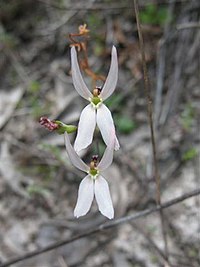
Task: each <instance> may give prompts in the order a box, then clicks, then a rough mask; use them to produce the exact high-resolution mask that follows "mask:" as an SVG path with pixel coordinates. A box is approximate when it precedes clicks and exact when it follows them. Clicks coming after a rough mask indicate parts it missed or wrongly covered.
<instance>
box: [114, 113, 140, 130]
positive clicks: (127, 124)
mask: <svg viewBox="0 0 200 267" xmlns="http://www.w3.org/2000/svg"><path fill="white" fill-rule="evenodd" d="M115 124H116V127H117V129H118V130H119V132H121V133H124V134H129V133H131V132H132V131H133V130H134V129H135V128H136V125H135V122H134V121H133V120H132V119H130V118H129V117H128V116H123V115H122V116H121V115H117V116H115Z"/></svg>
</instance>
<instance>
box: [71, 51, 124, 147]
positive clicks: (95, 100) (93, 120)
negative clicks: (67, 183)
mask: <svg viewBox="0 0 200 267" xmlns="http://www.w3.org/2000/svg"><path fill="white" fill-rule="evenodd" d="M71 64H72V80H73V84H74V87H75V89H76V91H77V92H78V93H79V95H80V96H82V97H83V98H85V99H87V100H88V101H89V102H90V104H89V105H87V106H86V107H85V108H84V109H83V111H82V113H81V116H80V120H79V124H78V133H77V137H76V140H75V143H74V149H75V150H76V151H77V152H79V151H80V150H82V149H84V148H86V147H88V146H89V145H90V144H91V143H92V139H93V134H94V130H95V127H96V124H97V126H98V127H99V130H100V132H101V134H102V137H103V140H104V142H105V144H106V145H108V144H109V140H110V133H111V131H115V126H114V122H113V118H112V115H111V112H110V110H109V109H108V108H107V107H106V106H105V105H104V104H103V101H104V100H106V99H107V98H108V97H109V96H110V95H111V94H112V93H113V92H114V90H115V87H116V84H117V79H118V62H117V50H116V48H115V47H114V46H113V47H112V58H111V65H110V70H109V73H108V77H107V79H106V81H105V84H104V86H103V88H102V90H101V91H100V90H98V89H94V90H93V94H92V93H91V92H90V91H89V89H88V88H87V86H86V84H85V82H84V81H83V78H82V76H81V72H80V69H79V65H78V60H77V53H76V49H75V47H74V46H73V47H72V48H71ZM118 149H119V142H118V140H117V137H116V136H115V150H118Z"/></svg>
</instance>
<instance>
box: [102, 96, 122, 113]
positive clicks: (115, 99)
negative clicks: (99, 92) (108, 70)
mask: <svg viewBox="0 0 200 267" xmlns="http://www.w3.org/2000/svg"><path fill="white" fill-rule="evenodd" d="M122 99H123V96H122V94H120V93H115V94H113V95H111V96H110V97H109V99H107V100H106V101H105V104H106V106H108V107H109V109H115V108H117V107H119V108H120V106H121V105H122Z"/></svg>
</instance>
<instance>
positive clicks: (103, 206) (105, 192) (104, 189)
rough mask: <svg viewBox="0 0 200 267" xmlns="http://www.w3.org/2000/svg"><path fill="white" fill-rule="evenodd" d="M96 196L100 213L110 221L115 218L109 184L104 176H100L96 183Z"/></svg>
mask: <svg viewBox="0 0 200 267" xmlns="http://www.w3.org/2000/svg"><path fill="white" fill-rule="evenodd" d="M94 194H95V198H96V201H97V204H98V207H99V211H100V212H101V213H102V214H103V215H104V216H106V217H108V218H109V219H112V218H113V217H114V209H113V204H112V199H111V196H110V191H109V187H108V183H107V182H106V180H105V179H104V178H103V177H102V176H98V177H97V178H96V180H95V182H94Z"/></svg>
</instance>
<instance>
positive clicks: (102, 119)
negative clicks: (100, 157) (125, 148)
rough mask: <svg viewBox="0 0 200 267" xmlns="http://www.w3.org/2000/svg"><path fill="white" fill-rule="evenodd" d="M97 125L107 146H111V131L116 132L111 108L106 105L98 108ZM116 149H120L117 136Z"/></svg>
mask: <svg viewBox="0 0 200 267" xmlns="http://www.w3.org/2000/svg"><path fill="white" fill-rule="evenodd" d="M97 125H98V127H99V129H100V132H101V134H102V137H103V140H104V142H105V144H106V145H107V146H109V143H110V138H111V133H113V132H114V135H115V126H114V122H113V118H112V115H111V112H110V110H109V109H108V108H107V107H106V106H105V105H104V104H101V106H100V107H99V108H98V109H97ZM115 139H116V141H115V150H118V149H119V142H118V140H117V137H116V136H115Z"/></svg>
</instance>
